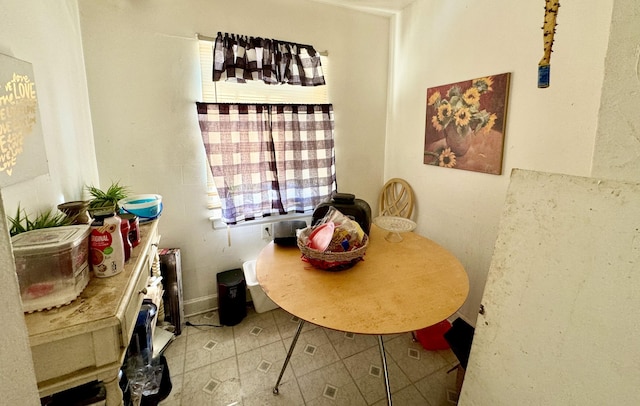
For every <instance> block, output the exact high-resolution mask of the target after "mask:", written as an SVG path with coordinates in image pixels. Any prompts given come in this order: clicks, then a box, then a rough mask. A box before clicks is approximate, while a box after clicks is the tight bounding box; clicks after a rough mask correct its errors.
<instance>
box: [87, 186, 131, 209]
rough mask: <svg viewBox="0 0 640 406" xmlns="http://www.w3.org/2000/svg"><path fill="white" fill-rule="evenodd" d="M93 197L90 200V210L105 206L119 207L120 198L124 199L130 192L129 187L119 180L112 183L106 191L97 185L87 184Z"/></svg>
mask: <svg viewBox="0 0 640 406" xmlns="http://www.w3.org/2000/svg"><path fill="white" fill-rule="evenodd" d="M86 188H87V191H88V192H89V194H90V195H91V197H92V198H93V199H91V201H90V202H89V210H91V209H98V208H103V207H105V208H106V207H113V208H114V210H117V209H118V200H121V199H124V198H126V197H127V195H128V194H129V188H128V187H126V186H122V185H120V184H119V182H115V183H112V184H111V186H109V188H108V189H107V190H106V191H103V190H102V189H100V188H97V187H95V186H86Z"/></svg>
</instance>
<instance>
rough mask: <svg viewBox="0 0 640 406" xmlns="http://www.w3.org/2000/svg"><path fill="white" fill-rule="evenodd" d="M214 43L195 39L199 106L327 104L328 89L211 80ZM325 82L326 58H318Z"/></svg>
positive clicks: (327, 62) (327, 59)
mask: <svg viewBox="0 0 640 406" xmlns="http://www.w3.org/2000/svg"><path fill="white" fill-rule="evenodd" d="M214 40H215V39H213V38H212V39H208V38H207V39H205V37H203V36H199V41H198V45H199V51H200V72H201V77H202V102H204V103H270V104H277V103H285V104H290V103H300V104H326V103H330V101H329V91H328V86H326V85H325V86H292V85H286V84H285V85H267V84H265V83H264V82H262V81H261V80H247V82H246V83H235V82H226V81H219V82H214V81H213V79H212V76H213V45H214ZM320 61H321V63H322V71H323V73H324V77H325V81H326V82H327V83H329V76H330V72H329V58H328V56H327V55H323V53H321V55H320Z"/></svg>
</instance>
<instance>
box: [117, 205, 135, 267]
mask: <svg viewBox="0 0 640 406" xmlns="http://www.w3.org/2000/svg"><path fill="white" fill-rule="evenodd" d="M118 217H120V234H122V248H124V262H128V261H129V258H131V249H132V248H133V247H132V246H131V240H129V230H130V227H129V220H126V219H123V218H122V217H121V216H118Z"/></svg>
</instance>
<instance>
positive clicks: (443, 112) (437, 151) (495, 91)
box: [424, 73, 511, 175]
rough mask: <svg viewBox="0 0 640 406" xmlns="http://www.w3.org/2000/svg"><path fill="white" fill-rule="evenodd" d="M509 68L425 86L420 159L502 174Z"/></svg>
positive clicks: (446, 165)
mask: <svg viewBox="0 0 640 406" xmlns="http://www.w3.org/2000/svg"><path fill="white" fill-rule="evenodd" d="M510 78H511V73H502V74H499V75H493V76H485V77H481V78H477V79H472V80H466V81H463V82H458V83H451V84H448V85H442V86H437V87H431V88H429V89H427V112H426V125H425V135H424V163H425V164H426V165H435V166H441V167H444V168H453V169H464V170H468V171H475V172H484V173H489V174H494V175H500V174H502V154H503V150H504V135H505V134H504V128H505V122H506V114H507V99H508V97H509V80H510Z"/></svg>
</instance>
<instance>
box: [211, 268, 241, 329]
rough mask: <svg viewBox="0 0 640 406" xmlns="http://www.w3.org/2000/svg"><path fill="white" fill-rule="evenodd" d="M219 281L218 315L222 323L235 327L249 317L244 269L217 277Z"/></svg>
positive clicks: (225, 272) (234, 270) (219, 274)
mask: <svg viewBox="0 0 640 406" xmlns="http://www.w3.org/2000/svg"><path fill="white" fill-rule="evenodd" d="M216 278H217V280H218V315H219V316H220V323H221V324H224V325H225V326H235V325H236V324H238V323H240V322H241V321H242V319H244V318H245V317H246V315H247V283H246V281H245V280H244V273H243V272H242V269H240V268H237V269H231V270H229V271H224V272H220V273H218V274H217V275H216Z"/></svg>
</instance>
